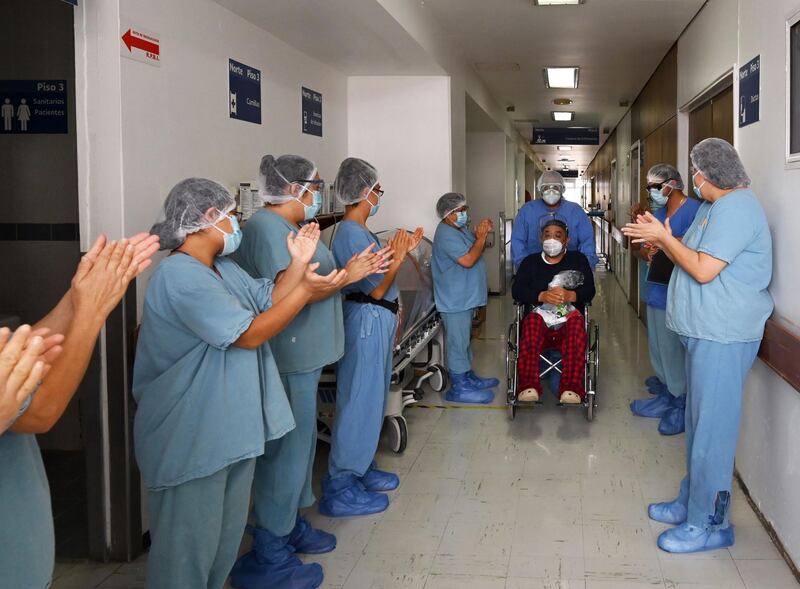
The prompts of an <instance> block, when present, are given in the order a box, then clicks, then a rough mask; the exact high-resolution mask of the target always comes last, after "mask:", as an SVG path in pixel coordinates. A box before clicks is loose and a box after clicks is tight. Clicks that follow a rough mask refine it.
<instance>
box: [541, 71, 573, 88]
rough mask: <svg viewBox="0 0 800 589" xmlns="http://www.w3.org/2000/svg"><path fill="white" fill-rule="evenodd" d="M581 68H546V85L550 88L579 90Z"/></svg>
mask: <svg viewBox="0 0 800 589" xmlns="http://www.w3.org/2000/svg"><path fill="white" fill-rule="evenodd" d="M580 71H581V68H579V67H578V66H569V67H546V68H544V84H545V86H547V87H548V88H577V87H578V77H579V74H580Z"/></svg>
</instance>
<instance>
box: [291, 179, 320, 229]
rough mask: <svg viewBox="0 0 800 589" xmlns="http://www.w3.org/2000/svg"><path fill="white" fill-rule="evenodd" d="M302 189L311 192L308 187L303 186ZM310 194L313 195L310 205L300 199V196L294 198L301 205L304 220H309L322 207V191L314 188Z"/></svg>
mask: <svg viewBox="0 0 800 589" xmlns="http://www.w3.org/2000/svg"><path fill="white" fill-rule="evenodd" d="M303 190H304V191H306V192H311V191H310V190H308V188H305V187H303ZM311 196H312V197H313V200H312V202H311V204H310V205H307V204H306V203H304V202H303V201H302V200H300V198H295V200H296V201H297V202H299V203H300V204H301V205H303V211H304V213H303V220H304V221H310V220H311V219H313V218H314V217H316V216H317V213H319V210H320V209H321V208H322V193H321V192H320V191H319V190H315V191H314V192H311Z"/></svg>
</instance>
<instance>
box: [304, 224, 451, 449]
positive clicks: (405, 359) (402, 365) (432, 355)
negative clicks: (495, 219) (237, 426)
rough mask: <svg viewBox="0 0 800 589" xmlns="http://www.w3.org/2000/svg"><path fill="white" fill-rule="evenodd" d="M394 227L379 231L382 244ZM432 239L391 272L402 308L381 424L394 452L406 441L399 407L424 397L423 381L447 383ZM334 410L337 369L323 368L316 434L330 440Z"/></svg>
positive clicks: (442, 387) (436, 385) (437, 385)
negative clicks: (435, 300)
mask: <svg viewBox="0 0 800 589" xmlns="http://www.w3.org/2000/svg"><path fill="white" fill-rule="evenodd" d="M395 233H396V230H390V231H383V232H381V233H378V234H377V235H378V238H379V239H380V241H381V244H382V245H386V244H387V243H388V242H389V240H390V239H391V238H392V237H393V236H394V234H395ZM432 255H433V243H432V242H431V241H430V240H429V239H427V238H423V239H422V241H421V242H420V244H419V246H417V248H416V249H415V250H414V251H412V252H410V253H409V254H408V256H407V257H406V259H405V260H404V262H403V265H402V266H401V267H400V270H399V271H398V273H397V276H396V277H395V284H396V285H397V289H398V293H399V299H398V303H399V305H400V309H399V310H398V313H397V335H396V338H395V343H394V351H393V358H392V380H391V385H390V386H389V394H388V397H387V399H386V406H385V411H384V414H385V419H384V428H387V433H388V434H389V440H390V445H391V448H392V450H393V451H395V452H398V453H400V452H403V451H404V450H405V448H406V444H407V443H408V425H407V423H406V419H405V417H403V409H404V408H405V407H407V406H408V405H411V404H413V403H416V402H417V401H418V400H419V399H421V398H422V395H423V389H422V385H423V384H424V383H425V382H427V383H428V385H429V386H430V387H431V388H432V389H433V390H434V391H436V392H442V391H443V390H445V388H447V384H448V382H447V370H446V369H445V368H444V366H443V362H444V346H443V338H441V337H438V336H439V334H440V333H441V331H442V320H441V317H440V316H439V313H438V312H437V311H436V305H435V304H434V300H433V279H432V277H431V256H432ZM335 409H336V371H335V368H334V367H328V368H326V369H325V370H324V371H323V373H322V378H321V380H320V385H319V405H318V426H319V427H318V433H319V437H320V438H321V439H323V440H325V441H328V442H329V441H330V431H331V426H332V424H333V415H334V411H335Z"/></svg>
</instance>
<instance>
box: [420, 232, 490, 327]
mask: <svg viewBox="0 0 800 589" xmlns="http://www.w3.org/2000/svg"><path fill="white" fill-rule="evenodd" d="M475 239H476V237H475V234H474V233H473V232H472V231H471V230H470V229H468V228H466V227H465V228H463V229H458V228H456V227H452V226H450V225H448V224H447V223H445V222H444V221H442V222H441V223H439V226H438V227H437V228H436V234H435V235H434V237H433V259H432V261H431V271H432V274H433V296H434V299H435V300H436V308H437V309H438V310H439V312H440V313H458V312H460V311H469V310H472V309H475V308H476V307H483V306H485V305H486V300H487V291H488V286H487V280H486V262H485V261H484V259H483V256H481V257H480V258H479V259H478V261H477V262H476V263H475V265H474V266H473V267H472V268H465V267H464V266H462V265H461V264H459V263H458V259H459V258H460V257H461V256H463V255H464V254H466V253H467V252H469V250H470V249H471V248H472V245H473V244H474V243H475Z"/></svg>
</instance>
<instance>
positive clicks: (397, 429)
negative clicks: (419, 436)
mask: <svg viewBox="0 0 800 589" xmlns="http://www.w3.org/2000/svg"><path fill="white" fill-rule="evenodd" d="M388 421H389V444H390V445H391V448H392V452H395V453H397V454H401V453H403V452H404V451H405V449H406V445H407V444H408V424H407V423H406V418H405V417H403V416H402V415H393V416H391V417H389V418H388Z"/></svg>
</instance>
